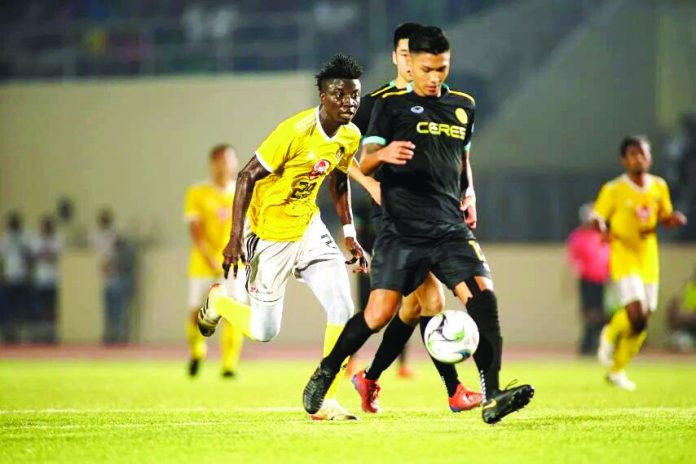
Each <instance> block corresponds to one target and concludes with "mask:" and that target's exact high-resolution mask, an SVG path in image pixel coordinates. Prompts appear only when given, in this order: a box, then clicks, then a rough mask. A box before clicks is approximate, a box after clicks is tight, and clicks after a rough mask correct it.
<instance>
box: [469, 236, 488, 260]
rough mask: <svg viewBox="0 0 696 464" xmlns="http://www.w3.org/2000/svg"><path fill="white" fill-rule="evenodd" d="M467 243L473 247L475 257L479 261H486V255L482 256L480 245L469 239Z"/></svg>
mask: <svg viewBox="0 0 696 464" xmlns="http://www.w3.org/2000/svg"><path fill="white" fill-rule="evenodd" d="M469 245H471V248H473V249H474V253H476V257H477V258H478V259H479V261H486V257H485V256H483V252H482V251H481V245H479V244H478V242H477V241H476V240H469Z"/></svg>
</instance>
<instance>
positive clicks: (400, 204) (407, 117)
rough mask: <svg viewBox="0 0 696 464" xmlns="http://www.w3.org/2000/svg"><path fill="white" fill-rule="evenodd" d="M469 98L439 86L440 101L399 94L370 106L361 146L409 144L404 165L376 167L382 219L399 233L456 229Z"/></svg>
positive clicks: (471, 116) (470, 113)
mask: <svg viewBox="0 0 696 464" xmlns="http://www.w3.org/2000/svg"><path fill="white" fill-rule="evenodd" d="M474 108H475V103H474V99H473V98H472V97H471V96H469V95H468V94H465V93H463V92H458V91H455V90H451V89H449V88H447V87H446V86H443V89H442V94H441V95H440V97H421V96H418V95H416V94H415V93H414V92H412V91H408V90H403V91H395V92H388V93H385V94H384V95H383V96H382V98H379V99H378V100H377V101H376V102H375V107H374V109H373V111H372V116H371V118H370V125H369V127H368V130H367V133H366V134H365V137H364V139H363V143H364V144H368V143H378V144H381V145H388V144H389V143H390V142H392V141H395V140H404V141H411V142H413V144H414V145H415V146H416V147H415V150H414V156H413V158H412V159H411V160H409V161H408V162H407V163H406V164H405V165H393V164H383V165H382V173H381V178H382V210H383V214H384V218H385V220H388V221H390V222H392V223H394V224H395V225H396V226H397V229H398V230H399V231H400V232H401V233H403V234H411V233H413V234H415V235H422V234H424V233H425V234H428V235H430V234H431V233H432V234H438V233H439V232H441V231H444V230H447V228H448V227H447V226H448V225H454V224H457V225H461V223H462V212H461V211H460V209H459V206H460V198H461V192H462V191H463V190H464V189H466V187H467V186H466V185H462V166H463V162H464V160H463V154H464V153H465V151H466V150H468V147H469V142H470V140H471V134H472V131H473V123H474Z"/></svg>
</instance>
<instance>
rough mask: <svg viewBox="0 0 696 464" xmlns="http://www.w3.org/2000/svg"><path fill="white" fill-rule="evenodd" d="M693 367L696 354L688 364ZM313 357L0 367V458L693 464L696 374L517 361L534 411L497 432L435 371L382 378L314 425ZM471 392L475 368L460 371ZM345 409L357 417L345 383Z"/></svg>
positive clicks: (663, 366) (509, 368)
mask: <svg viewBox="0 0 696 464" xmlns="http://www.w3.org/2000/svg"><path fill="white" fill-rule="evenodd" d="M692 359H693V358H692ZM313 367H314V366H313V363H311V362H309V361H282V362H279V361H253V362H248V363H246V364H244V365H243V369H242V372H241V375H240V377H239V378H237V379H234V380H231V381H224V380H222V379H221V378H220V377H219V376H218V371H217V364H213V363H209V364H207V365H206V366H204V370H203V372H202V374H201V376H200V377H199V378H197V379H195V380H193V381H192V380H190V379H188V378H186V377H185V376H184V375H183V366H182V364H181V363H180V362H172V361H128V362H126V361H66V360H61V361H57V360H53V361H47V360H46V361H41V360H33V361H19V360H5V361H0V461H1V462H3V463H5V462H12V463H24V462H100V463H108V462H158V463H162V462H166V463H169V462H184V463H187V464H188V463H191V462H230V463H232V462H240V463H252V462H326V463H334V462H351V463H363V462H402V463H410V462H427V463H433V462H460V463H474V462H476V463H486V464H489V463H491V462H543V463H545V464H546V463H552V462H563V463H567V462H573V463H580V462H592V463H593V464H597V463H602V462H611V463H638V462H655V463H666V462H674V463H687V462H696V366H695V365H694V364H692V363H688V362H683V361H678V362H672V363H669V362H667V361H662V362H659V361H652V360H651V361H642V362H640V361H639V362H637V363H636V364H635V366H634V367H633V369H632V370H631V374H632V376H633V378H634V379H635V380H636V381H637V383H638V385H639V389H638V391H636V392H633V393H626V392H622V391H618V390H615V389H612V388H610V387H608V386H606V385H605V384H604V383H603V381H602V379H601V370H600V369H599V368H598V367H597V366H596V365H595V364H594V363H591V362H578V361H572V360H560V361H550V360H546V361H544V360H540V361H536V362H531V361H525V362H509V363H507V365H506V366H505V370H504V376H503V380H504V381H507V380H510V379H513V378H518V379H520V380H521V381H525V382H530V383H533V384H534V385H535V387H536V388H537V394H536V397H535V398H534V400H533V401H532V403H531V404H530V405H529V406H528V407H527V409H525V410H523V411H522V412H520V413H518V414H515V415H512V416H509V417H508V418H507V419H506V420H504V421H503V422H501V423H500V424H498V425H496V426H488V425H486V424H484V423H483V422H482V421H481V418H480V411H479V410H476V411H473V412H469V413H461V414H452V413H450V412H449V410H448V409H447V403H446V398H445V395H444V389H443V387H442V386H441V385H440V383H439V379H437V378H436V375H435V374H434V371H433V370H432V368H431V367H430V366H427V365H426V364H425V363H419V364H417V366H416V367H417V369H418V376H417V378H415V379H413V380H398V379H396V378H395V376H394V374H393V373H392V372H391V371H388V372H387V373H385V375H384V377H383V381H382V387H383V390H382V396H381V405H382V408H383V413H382V414H380V415H379V416H367V415H365V414H360V416H361V420H360V421H358V422H353V423H320V422H313V421H311V420H308V419H307V417H306V415H305V414H304V413H303V411H302V410H301V391H302V388H303V386H304V383H305V381H306V379H307V377H308V376H309V375H310V374H311V372H312V370H313ZM462 370H463V371H464V372H465V373H466V375H465V376H464V378H465V379H466V380H467V381H468V382H469V383H470V384H472V385H475V384H476V383H475V382H474V377H473V365H465V366H463V369H462ZM340 399H341V402H342V403H343V404H344V406H346V407H348V408H349V409H351V410H353V411H355V412H358V411H359V402H358V397H357V395H356V394H355V393H354V392H353V391H352V386H350V385H349V384H348V383H345V384H344V385H343V388H342V390H341V394H340Z"/></svg>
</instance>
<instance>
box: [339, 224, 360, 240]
mask: <svg viewBox="0 0 696 464" xmlns="http://www.w3.org/2000/svg"><path fill="white" fill-rule="evenodd" d="M343 236H344V237H345V238H355V237H357V236H358V234H357V232H356V231H355V226H354V225H353V224H343Z"/></svg>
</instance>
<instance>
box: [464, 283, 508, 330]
mask: <svg viewBox="0 0 696 464" xmlns="http://www.w3.org/2000/svg"><path fill="white" fill-rule="evenodd" d="M466 309H467V311H468V312H469V315H470V316H471V317H472V319H474V321H475V322H476V325H478V326H479V330H481V331H483V330H486V329H497V328H499V327H500V322H499V321H498V299H497V297H496V296H495V293H493V291H491V290H483V291H477V292H474V294H473V295H472V297H471V298H470V299H469V301H467V303H466Z"/></svg>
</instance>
